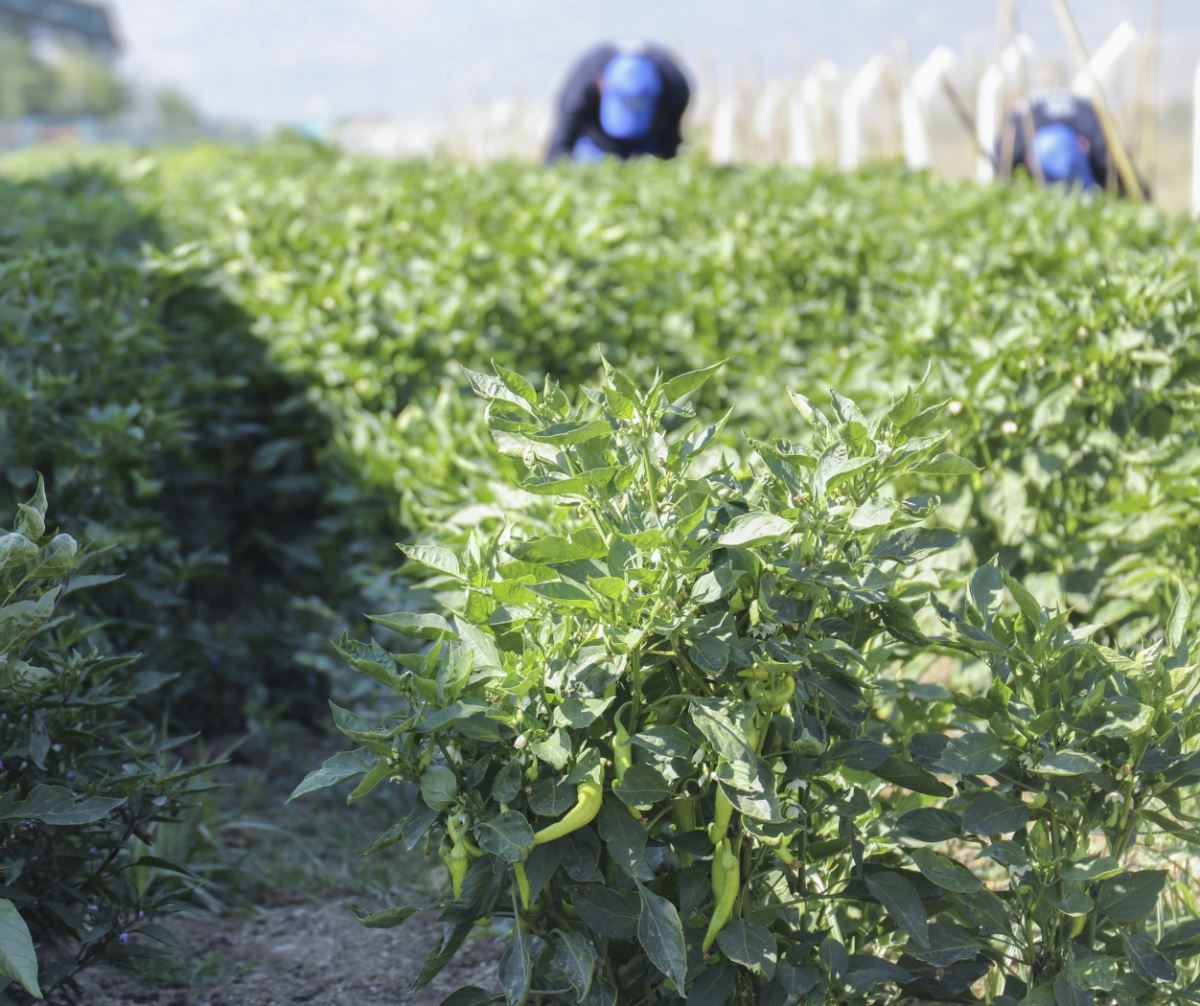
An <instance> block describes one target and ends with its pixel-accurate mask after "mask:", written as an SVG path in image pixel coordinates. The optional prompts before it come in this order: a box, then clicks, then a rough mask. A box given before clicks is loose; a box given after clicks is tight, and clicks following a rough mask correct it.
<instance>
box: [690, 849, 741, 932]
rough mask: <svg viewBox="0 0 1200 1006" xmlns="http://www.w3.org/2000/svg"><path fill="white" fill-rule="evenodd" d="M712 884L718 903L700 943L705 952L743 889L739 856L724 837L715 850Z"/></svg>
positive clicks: (723, 925) (729, 914)
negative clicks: (731, 849)
mask: <svg viewBox="0 0 1200 1006" xmlns="http://www.w3.org/2000/svg"><path fill="white" fill-rule="evenodd" d="M712 886H713V896H714V897H715V898H716V904H715V906H714V907H713V913H712V918H710V919H709V920H708V929H707V930H705V933H704V940H703V942H702V943H701V944H700V950H701V951H702V952H703V953H708V951H709V948H711V947H712V945H713V941H714V940H715V939H716V938H717V933H719V932H720V931H721V930H722V929H724V928H725V923H726V922H728V921H729V917H730V916H731V915H732V914H733V905H734V902H736V901H737V896H738V892H739V891H740V889H741V870H740V868H739V866H738V858H737V856H736V855H734V853H733V852H731V851H730V849H729V843H728V842H726V841H725V840H724V839H722V840H721V842H720V844H719V845H718V846H717V848H716V849H715V850H714V851H713V875H712ZM718 888H719V890H718Z"/></svg>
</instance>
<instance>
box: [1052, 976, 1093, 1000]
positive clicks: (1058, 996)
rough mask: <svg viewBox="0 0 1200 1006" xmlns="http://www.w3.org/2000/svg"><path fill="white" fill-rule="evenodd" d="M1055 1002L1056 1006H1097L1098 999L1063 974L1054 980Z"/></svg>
mask: <svg viewBox="0 0 1200 1006" xmlns="http://www.w3.org/2000/svg"><path fill="white" fill-rule="evenodd" d="M1054 1002H1055V1003H1056V1006H1095V1004H1096V997H1095V996H1093V995H1092V994H1091V992H1089V991H1088V990H1087V989H1085V988H1082V987H1080V986H1079V985H1076V984H1075V983H1074V982H1073V981H1071V978H1070V976H1069V975H1066V974H1062V975H1059V976H1058V977H1057V978H1056V979H1054Z"/></svg>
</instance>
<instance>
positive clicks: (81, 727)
mask: <svg viewBox="0 0 1200 1006" xmlns="http://www.w3.org/2000/svg"><path fill="white" fill-rule="evenodd" d="M46 511H47V503H46V496H45V492H44V489H43V486H42V484H41V482H40V481H39V483H38V490H37V492H36V493H35V495H34V496H33V498H32V499H30V500H29V502H28V503H25V504H22V505H21V507H20V510H19V512H18V514H17V519H16V523H15V525H14V527H13V530H12V531H9V532H6V533H4V534H2V535H0V696H2V699H0V1002H2V1003H12V1002H25V1001H26V999H25V997H24V995H25V993H29V994H32V995H34V996H37V997H40V996H41V994H42V993H49V992H50V991H51V990H54V989H59V988H63V987H70V985H71V983H72V978H73V976H74V975H75V974H76V973H77V972H78V971H79V970H81V969H82V968H84V967H87V966H90V965H94V964H98V963H108V964H116V965H122V964H128V963H129V962H131V961H133V960H135V959H136V958H138V957H145V956H147V955H151V954H154V953H155V952H156V949H155V948H156V947H157V948H158V951H157V952H162V953H166V952H169V950H168V948H171V947H173V946H174V944H173V942H172V940H171V937H170V934H169V933H168V932H167V931H166V930H165V929H163V928H162V926H160V925H158V924H157V923H155V922H153V921H152V919H153V917H154V916H155V915H157V914H160V913H162V912H164V911H169V910H170V909H171V907H172V906H173V905H175V904H177V902H178V900H179V898H180V897H181V896H182V895H184V894H186V892H187V891H188V889H189V888H190V887H191V884H192V881H191V880H190V879H189V877H188V874H187V870H186V867H184V866H182V865H180V864H175V863H172V862H168V861H165V860H162V859H159V858H155V857H152V856H148V855H147V854H146V853H145V851H144V850H145V848H146V846H145V844H144V843H145V842H146V841H149V840H150V839H151V836H152V834H153V832H154V829H155V827H156V826H157V824H158V823H160V822H164V821H168V820H170V819H171V818H172V816H173V815H175V814H177V813H178V812H179V811H180V809H181V808H182V807H183V806H184V804H185V802H186V801H187V800H188V798H189V794H190V793H192V792H193V791H194V790H195V788H196V786H197V781H196V777H197V776H198V775H199V774H200V773H202V772H203V771H204V770H205V766H203V765H199V766H193V767H184V766H183V765H182V764H181V763H180V761H179V759H178V758H177V757H176V756H175V755H174V754H172V752H173V751H174V750H175V749H176V748H177V747H178V742H177V741H169V740H167V739H165V738H163V737H160V736H156V734H155V731H154V730H153V729H152V728H151V727H150V726H148V725H147V724H145V723H144V722H142V721H140V720H139V719H138V718H137V717H136V716H135V715H134V714H133V712H132V703H133V702H134V701H135V700H136V699H138V698H139V697H142V696H145V695H148V694H151V693H152V692H153V691H154V690H155V689H157V688H158V687H160V686H161V685H162V684H163V681H164V678H163V676H162V675H160V674H155V673H152V672H149V671H143V670H138V669H137V668H136V665H135V664H134V661H133V658H132V657H128V656H115V655H107V654H105V653H102V652H100V651H98V650H97V649H96V648H95V647H94V645H92V636H93V633H94V629H93V628H91V627H89V626H86V625H77V624H75V623H74V620H73V619H72V617H71V615H70V614H69V613H68V607H69V606H72V605H73V604H74V601H75V596H74V594H75V591H78V590H81V589H84V588H87V587H95V586H97V585H98V584H100V583H103V582H104V581H105V580H108V579H110V577H107V576H102V575H96V574H87V573H80V574H78V575H76V568H77V560H78V552H79V549H78V546H77V544H76V542H75V539H74V538H72V537H71V536H70V535H68V534H63V533H59V534H55V535H49V534H46ZM35 947H36V955H35Z"/></svg>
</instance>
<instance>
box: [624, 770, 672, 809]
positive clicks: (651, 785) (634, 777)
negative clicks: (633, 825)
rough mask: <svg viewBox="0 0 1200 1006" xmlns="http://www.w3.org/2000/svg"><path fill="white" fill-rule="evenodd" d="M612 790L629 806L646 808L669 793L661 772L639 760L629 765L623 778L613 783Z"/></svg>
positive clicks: (663, 798)
mask: <svg viewBox="0 0 1200 1006" xmlns="http://www.w3.org/2000/svg"><path fill="white" fill-rule="evenodd" d="M613 792H614V793H616V794H617V796H619V797H620V798H621V800H622V801H623V802H624V803H626V804H628V805H629V806H630V807H635V808H637V809H646V808H649V807H652V806H653V805H654V804H656V803H658V802H659V801H660V800H665V799H667V798H668V797H669V796H670V795H671V787H670V786H668V785H667V781H666V779H664V778H663V777H662V773H661V772H659V771H657V770H656V769H653V768H651V767H650V766H649V765H643V764H641V763H640V762H639V763H636V764H634V765H631V766H629V768H628V769H626V771H625V778H624V779H621V780H620V781H618V782H615V783H613Z"/></svg>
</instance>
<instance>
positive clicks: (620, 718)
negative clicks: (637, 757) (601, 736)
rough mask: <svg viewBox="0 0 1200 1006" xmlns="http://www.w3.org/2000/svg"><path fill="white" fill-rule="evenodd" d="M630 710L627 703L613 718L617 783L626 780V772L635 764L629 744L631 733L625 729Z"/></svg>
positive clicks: (614, 763) (614, 760)
mask: <svg viewBox="0 0 1200 1006" xmlns="http://www.w3.org/2000/svg"><path fill="white" fill-rule="evenodd" d="M628 709H629V703H628V702H626V703H625V705H623V706H622V707H621V708H620V709H618V710H617V715H616V716H614V717H613V722H614V723H615V724H616V737H615V738H614V739H613V772H614V773H615V774H616V777H617V781H618V782H619V781H620V780H622V779H624V778H625V770H626V769H628V768H629V766H630V765H632V764H633V752H632V750H631V748H632V746H631V745H630V743H629V731H628V730H627V729H626V727H625V720H624V717H625V713H626V710H628Z"/></svg>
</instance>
